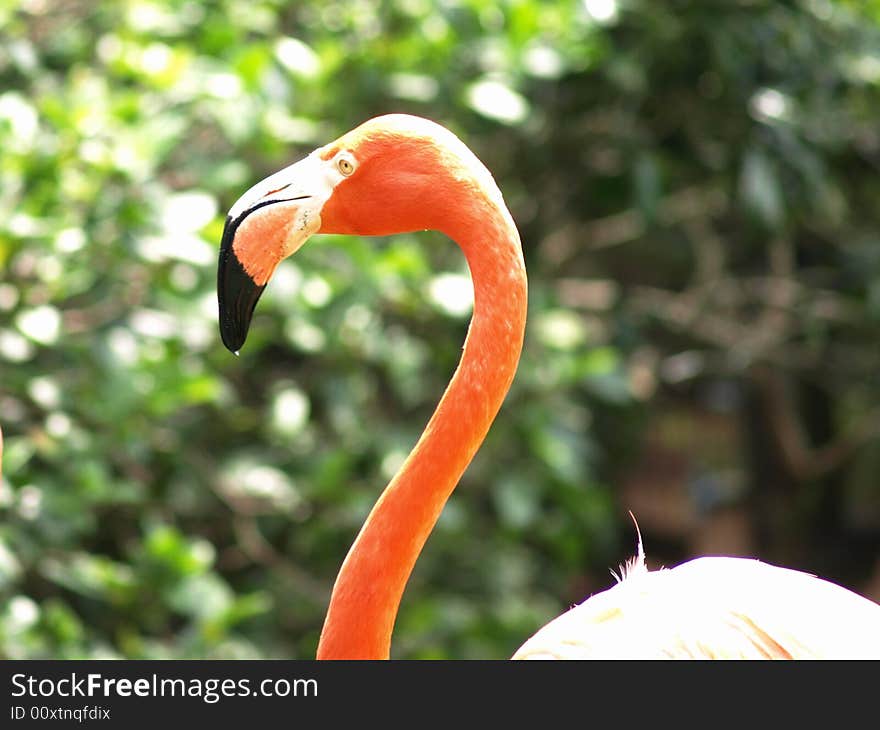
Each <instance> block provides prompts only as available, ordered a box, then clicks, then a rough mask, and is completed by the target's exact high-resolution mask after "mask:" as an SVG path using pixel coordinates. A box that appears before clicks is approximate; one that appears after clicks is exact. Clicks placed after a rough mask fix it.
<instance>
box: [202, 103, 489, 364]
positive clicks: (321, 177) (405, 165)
mask: <svg viewBox="0 0 880 730" xmlns="http://www.w3.org/2000/svg"><path fill="white" fill-rule="evenodd" d="M475 160H476V158H474V157H473V155H472V153H471V152H470V151H469V150H468V149H467V147H465V146H464V144H463V143H462V142H460V141H459V140H458V138H457V137H455V135H453V134H452V133H451V132H449V131H448V130H446V129H444V128H443V127H441V126H440V125H438V124H436V123H434V122H431V121H429V120H427V119H422V118H420V117H413V116H409V115H404V114H390V115H386V116H382V117H376V118H374V119H371V120H369V121H367V122H365V123H364V124H362V125H361V126H359V127H357V128H356V129H354V130H352V131H351V132H349V133H347V134H345V135H343V136H342V137H340V138H339V139H338V140H336V141H335V142H331V143H330V144H328V145H325V146H324V147H321V148H319V149H317V150H315V151H314V152H312V153H311V154H310V155H308V156H307V157H305V158H304V159H302V160H300V161H299V162H296V163H294V164H292V165H290V166H289V167H285V168H284V169H282V170H280V171H278V172H276V173H274V174H273V175H270V176H269V177H267V178H266V179H265V180H262V181H261V182H258V183H257V184H256V185H254V186H253V187H252V188H250V190H248V191H247V192H246V193H245V194H244V195H242V196H241V198H239V199H238V200H237V201H236V202H235V204H234V205H233V206H232V208H231V209H230V210H229V214H228V216H227V218H226V226H225V228H224V231H223V238H222V241H221V244H220V261H219V266H218V271H217V297H218V303H219V309H220V311H219V315H220V334H221V337H222V338H223V344H224V345H226V347H227V348H228V349H229V350H230V351H232V352H236V353H237V352H238V350H239V349H240V348H241V346H242V345H243V344H244V341H245V339H246V338H247V332H248V327H249V325H250V321H251V317H252V315H253V311H254V307H255V306H256V304H257V300H258V299H259V298H260V295H261V294H262V293H263V290H264V289H265V287H266V285H267V283H268V282H269V279H270V278H271V276H272V274H273V272H274V271H275V268H276V267H277V266H278V264H279V263H280V262H281V261H282V260H283V259H285V258H286V257H288V256H290V255H291V254H292V253H294V252H295V251H297V250H298V249H299V248H300V247H301V246H302V245H303V244H304V243H305V242H306V241H307V240H308V239H309V238H310V237H311V236H312V235H313V234H315V233H349V234H358V235H366V236H375V235H387V234H391V233H403V232H408V231H416V230H423V229H428V228H434V229H441V230H442V229H443V225H444V220H445V219H447V218H449V216H450V215H452V216H454V215H455V211H454V210H450V201H454V200H455V199H456V195H455V192H456V190H454V189H450V188H460V187H461V186H462V185H467V181H468V179H471V180H472V179H473V175H468V174H467V173H468V170H472V168H473V161H475ZM477 165H478V166H479V167H482V166H481V165H479V163H477ZM471 184H472V183H471Z"/></svg>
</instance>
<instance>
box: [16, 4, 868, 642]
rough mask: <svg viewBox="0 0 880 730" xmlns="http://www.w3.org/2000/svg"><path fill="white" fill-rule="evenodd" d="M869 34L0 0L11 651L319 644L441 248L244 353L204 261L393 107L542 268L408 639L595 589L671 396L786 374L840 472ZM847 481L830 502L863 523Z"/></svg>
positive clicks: (861, 320)
mask: <svg viewBox="0 0 880 730" xmlns="http://www.w3.org/2000/svg"><path fill="white" fill-rule="evenodd" d="M878 18H880V14H878V7H877V4H876V3H866V4H864V5H863V4H862V3H855V2H852V3H840V4H834V3H830V2H826V1H825V0H803V2H800V1H798V2H795V1H792V2H772V1H771V0H766V1H764V0H756V1H755V2H750V3H740V2H733V1H732V0H731V1H730V2H718V3H704V2H697V1H694V2H689V1H684V0H681V1H679V2H673V3H654V2H649V0H617V1H616V2H615V1H614V0H585V1H583V2H575V1H574V0H565V1H563V2H553V3H547V2H541V1H540V0H506V1H505V2H501V3H498V2H485V1H484V0H456V1H454V2H444V3H431V2H427V1H425V0H399V1H398V2H390V1H385V2H381V3H374V2H366V0H362V1H359V2H333V1H331V0H324V1H322V2H310V3H287V2H282V1H281V0H205V1H204V2H197V1H196V0H164V1H163V2H159V1H158V0H156V1H153V2H150V1H147V0H125V1H123V2H115V1H114V2H109V1H104V2H77V1H74V2H62V1H61V0H27V1H26V2H18V1H16V2H12V0H0V272H2V276H0V424H2V427H3V431H4V437H5V450H4V454H3V457H4V459H3V467H4V475H3V479H4V481H3V484H2V491H0V655H4V656H9V657H47V656H50V657H51V656H62V657H92V656H94V657H105V656H126V657H206V656H212V657H213V656H216V657H250V656H254V657H310V656H313V654H314V648H315V645H316V641H317V635H318V631H319V629H320V625H321V620H322V615H323V611H324V608H325V606H326V601H327V598H328V595H329V589H330V586H331V585H332V580H333V578H334V576H335V573H336V570H337V568H338V566H339V564H340V563H341V560H342V558H343V557H344V555H345V552H346V550H347V549H348V545H349V544H350V542H351V540H352V538H353V537H354V535H355V533H356V531H357V529H358V528H359V526H360V524H361V522H362V520H363V518H364V516H365V515H366V513H367V511H368V510H369V508H370V506H371V504H372V502H373V501H374V499H375V497H376V495H377V494H378V491H379V489H380V488H381V486H382V485H383V484H384V483H385V482H386V481H387V479H388V478H389V477H390V476H391V475H392V474H393V473H394V471H395V469H396V467H397V466H398V465H399V463H400V462H401V460H402V459H403V457H404V456H405V455H406V453H407V452H408V450H409V449H410V447H411V446H412V444H413V443H414V442H415V440H416V438H417V437H418V434H419V432H420V430H421V428H422V427H423V425H424V423H425V422H426V421H427V419H428V417H429V415H430V413H431V411H432V409H433V406H434V404H435V402H436V400H437V398H438V397H439V394H440V393H441V392H442V390H443V387H444V386H445V383H446V382H447V380H448V378H449V375H450V374H451V372H452V370H453V368H454V367H455V364H456V361H457V358H458V356H459V353H460V346H461V342H462V340H463V337H464V334H465V332H466V327H467V320H468V316H469V312H470V309H469V299H468V296H469V294H468V288H467V283H466V267H465V266H464V262H463V260H462V257H461V255H460V254H459V252H458V251H457V250H456V249H455V247H454V246H452V245H450V244H449V242H448V241H446V240H445V239H444V238H443V237H442V236H440V235H437V234H431V233H425V234H419V235H404V236H397V237H394V238H392V239H389V240H375V239H358V238H347V237H336V238H321V237H319V238H316V239H315V240H314V241H313V242H311V243H310V244H309V245H308V246H307V247H306V248H304V249H303V250H302V251H301V252H299V253H298V254H297V256H296V257H295V259H294V260H291V261H288V262H285V263H284V265H283V266H282V267H281V268H280V269H279V271H278V272H277V274H276V277H275V278H274V279H273V281H272V283H271V286H270V287H269V288H268V289H267V292H266V294H265V296H264V297H263V299H262V300H261V302H260V306H259V307H258V310H257V313H256V315H255V319H254V322H253V327H252V331H251V334H250V337H249V340H248V344H247V347H246V349H245V350H244V351H243V352H242V355H241V357H240V358H238V359H235V358H232V357H231V356H230V355H229V354H228V353H227V352H226V351H225V349H224V348H223V347H222V345H221V343H220V339H219V335H218V332H217V324H216V303H215V302H216V299H215V292H214V287H215V276H216V274H215V272H216V269H215V266H216V248H217V245H218V243H219V238H220V234H221V231H222V227H223V220H224V217H225V211H226V210H227V209H228V207H229V206H230V205H231V203H232V202H233V201H234V200H235V199H236V198H237V197H238V196H239V195H240V194H241V192H243V191H244V190H245V189H246V188H247V187H249V186H250V185H251V184H252V183H254V182H255V181H257V180H259V179H260V178H261V177H263V176H264V175H266V174H268V173H269V172H271V171H274V170H275V169H277V168H279V167H281V166H283V165H285V164H288V163H290V162H291V161H293V160H295V159H297V158H298V157H300V156H301V155H303V154H305V153H306V152H308V151H309V150H310V149H311V148H312V147H314V146H316V145H318V144H322V143H324V142H326V141H328V140H329V139H332V138H333V137H335V136H336V135H338V134H340V133H342V132H344V131H346V130H348V129H349V128H351V127H352V126H354V125H356V124H357V123H359V122H361V121H363V120H364V119H366V118H368V117H370V116H372V115H374V114H378V113H383V112H387V111H408V112H411V113H416V114H421V115H424V116H428V117H431V118H433V119H436V120H437V121H439V122H441V123H444V124H446V125H447V126H449V127H450V128H452V129H453V130H454V131H456V132H457V133H458V134H460V135H461V136H462V138H463V139H465V140H466V141H467V143H468V144H469V145H470V146H471V147H472V148H473V149H474V150H475V151H476V152H477V153H478V155H479V156H480V157H481V158H482V159H483V160H484V161H485V162H486V163H487V165H488V166H489V168H490V169H491V170H492V171H493V173H494V174H495V176H496V178H497V179H498V181H499V184H500V186H501V188H502V189H503V191H504V193H505V197H506V199H507V201H508V203H509V204H510V206H511V209H512V211H513V213H514V216H515V218H516V219H517V221H518V223H519V226H520V228H521V231H522V233H523V240H524V246H525V251H526V257H527V262H528V265H529V269H530V272H531V283H530V296H531V305H530V306H531V314H530V325H529V330H528V335H527V343H526V351H525V353H524V356H523V361H522V365H521V367H520V372H519V375H518V378H517V381H516V383H515V385H514V388H513V391H512V392H511V395H510V396H509V398H508V401H507V403H506V405H505V407H504V409H503V410H502V412H501V415H500V417H499V420H498V422H497V424H496V426H495V427H494V428H493V430H492V432H491V433H490V436H489V438H488V440H487V442H486V444H485V447H484V448H483V450H482V451H481V453H480V455H479V456H478V458H477V459H476V460H475V462H474V463H473V465H472V467H471V468H470V469H469V470H468V472H467V474H466V475H465V477H464V479H463V481H462V483H461V485H460V488H459V490H458V491H457V492H456V494H455V495H454V496H453V498H452V499H451V501H450V503H449V505H448V506H447V509H446V510H445V511H444V513H443V515H442V517H441V520H440V523H439V524H438V527H437V529H436V531H435V533H434V535H433V536H432V538H431V540H430V541H429V543H428V546H427V549H426V551H425V553H424V555H423V557H422V559H421V560H420V561H419V563H418V565H417V568H416V571H415V574H414V576H413V579H412V582H411V584H410V586H409V588H408V590H407V593H406V595H405V597H404V603H403V606H402V610H401V614H400V617H399V620H398V625H397V633H396V638H395V645H394V653H395V655H396V656H400V657H503V656H508V655H509V654H510V653H512V651H513V650H514V649H515V648H516V646H518V644H519V643H520V642H521V641H522V640H523V639H524V638H525V637H526V636H527V635H528V634H529V633H530V632H531V631H533V630H534V629H535V628H536V627H537V626H539V625H540V624H541V623H543V622H544V621H546V620H547V619H548V618H549V617H550V616H552V615H555V614H556V613H558V612H559V611H561V610H563V609H564V608H565V607H566V605H569V604H570V603H572V602H575V601H577V600H580V599H581V598H582V597H583V596H584V594H585V593H588V592H589V591H591V590H597V589H600V588H602V587H604V586H606V585H607V580H606V577H605V575H606V573H605V571H606V566H613V565H615V564H616V563H618V562H620V561H621V560H622V559H623V557H625V556H626V555H627V554H628V553H629V552H630V551H631V543H632V539H631V537H630V535H631V530H630V529H629V528H628V526H627V524H626V523H625V522H624V521H623V520H622V518H621V512H622V510H620V509H619V507H618V506H617V505H616V503H615V494H614V493H613V492H611V491H610V490H609V488H608V486H607V485H608V484H609V483H610V482H611V481H612V479H613V480H615V481H616V480H618V479H619V478H620V476H621V474H623V473H624V471H625V470H626V468H627V467H628V465H630V464H631V463H633V459H634V451H635V450H636V447H637V446H638V444H639V443H640V435H641V434H642V433H643V432H644V429H646V428H647V426H648V425H649V424H651V423H652V421H653V419H655V417H656V414H657V413H659V412H660V411H662V410H663V408H664V400H663V398H662V397H661V396H664V395H668V394H669V392H670V391H671V392H672V394H673V395H674V396H675V397H682V396H683V395H684V396H686V397H690V398H692V400H693V401H694V402H702V401H701V396H700V395H699V393H697V394H693V393H691V392H690V391H689V390H688V388H689V387H690V386H694V385H695V386H699V385H701V384H702V385H705V384H707V383H708V384H712V383H716V384H717V382H719V381H725V382H727V380H729V379H731V378H732V379H734V380H735V381H736V382H738V383H739V384H740V385H741V386H742V387H743V388H748V387H750V385H751V384H752V383H753V380H752V374H753V372H754V368H756V367H759V366H760V367H769V368H771V369H773V371H774V373H776V374H779V375H781V376H783V377H784V378H792V379H793V380H794V381H796V382H797V383H799V384H800V383H809V384H811V385H816V384H818V387H819V388H820V389H821V390H822V391H823V392H824V393H825V394H826V395H827V396H828V397H830V398H831V400H832V401H833V403H834V404H835V407H834V411H833V413H832V417H831V421H832V422H833V425H834V429H838V430H839V433H840V434H843V436H842V437H846V438H850V436H851V435H852V433H854V432H855V433H856V435H857V436H858V439H857V442H856V443H855V445H854V446H853V448H852V449H849V450H848V451H847V452H846V453H847V455H848V456H852V454H853V453H855V454H857V455H862V454H865V453H866V452H867V453H876V439H874V441H872V440H871V439H872V438H874V435H873V431H871V430H870V429H868V430H865V429H861V426H860V425H859V424H861V423H863V419H868V420H867V421H864V422H870V419H869V418H868V417H870V416H871V414H873V413H875V412H876V410H875V409H877V408H878V407H880V390H878V382H877V379H876V374H875V373H876V347H875V345H874V343H873V339H874V334H873V333H874V330H875V329H876V323H877V321H878V318H880V239H878V236H877V231H878V230H880V225H878V224H880V221H878V213H877V210H878V207H877V205H876V201H877V199H878V195H880V190H878V183H877V179H878V178H877V175H876V163H877V159H878V155H880V138H878V135H877V132H876V125H877V112H878V109H880V105H878V102H880V33H878V30H877V20H878ZM719 241H722V243H719ZM612 280H614V281H616V282H619V284H614V283H612ZM774 317H775V318H774ZM682 356H686V357H685V358H684V359H682ZM676 358H677V359H676ZM688 358H689V359H688ZM687 363H691V365H689V366H688V367H685V368H684V370H682V365H683V364H687ZM694 363H696V364H695V365H694ZM682 372H684V375H682ZM645 383H648V385H647V386H646V385H645ZM774 422H775V421H774ZM853 424H855V426H853ZM807 426H809V424H807ZM860 429H861V430H860ZM807 430H808V431H809V430H810V429H809V428H808V429H807ZM810 435H811V436H815V434H810ZM836 435H838V432H837V431H834V430H833V432H832V433H830V434H825V435H824V436H816V437H815V439H814V440H816V439H818V442H822V441H825V442H833V441H834V437H835V436H836ZM818 442H817V443H816V444H808V446H809V445H816V446H821V445H822V444H821V443H818ZM872 444H873V447H874V448H873V451H871V448H870V447H871V445H872ZM700 450H701V449H700V446H699V445H697V447H696V448H695V449H693V451H694V452H696V453H697V454H699V453H700ZM741 456H742V457H743V458H742V461H746V458H745V455H741ZM865 458H869V457H865ZM860 463H861V462H860ZM872 463H873V462H872ZM788 466H790V465H788ZM835 466H840V464H835ZM855 467H856V468H854V469H853V472H854V473H856V474H861V475H864V474H867V476H862V477H859V478H856V479H854V480H853V481H852V483H851V484H850V486H849V487H847V490H848V491H847V494H849V492H850V491H852V492H853V493H854V494H856V495H857V498H853V499H854V501H853V500H851V501H849V502H847V503H846V504H847V505H848V507H847V508H848V509H850V511H853V510H854V511H855V512H856V513H859V514H866V515H869V516H870V515H873V518H870V519H873V522H871V521H870V519H868V518H866V519H868V522H870V525H872V526H873V529H875V530H877V529H880V527H878V524H877V520H876V516H877V514H878V513H880V510H878V508H877V504H878V501H880V498H878V494H877V491H876V484H873V486H866V483H867V480H868V478H869V477H870V474H871V471H870V470H865V469H864V468H862V467H859V464H856V465H855ZM740 468H741V469H745V468H747V467H746V466H745V465H744V464H741V466H740ZM752 476H753V477H754V478H755V479H757V480H758V481H760V478H763V476H762V475H761V474H758V475H754V474H753V475H752ZM820 476H821V475H820ZM743 478H745V477H743ZM817 479H818V477H817V476H816V474H813V473H812V472H810V473H809V474H808V475H807V476H804V477H803V479H802V480H801V481H800V482H798V486H799V488H803V490H804V491H803V493H805V494H806V493H809V487H810V485H813V486H814V487H815V488H816V489H819V490H820V492H817V494H821V493H822V492H821V488H822V487H821V484H820V485H819V486H816V485H817V484H818V482H817V481H816V480H817ZM799 493H801V492H799ZM801 504H802V503H801ZM815 504H817V505H823V504H826V503H825V502H823V500H822V499H821V498H817V499H816V500H815ZM622 506H623V508H624V510H625V509H626V508H628V505H625V504H624V505H622ZM804 509H807V508H804ZM872 510H873V511H872ZM807 511H809V510H807ZM805 519H806V518H805ZM621 528H622V530H621ZM798 529H801V530H802V531H808V529H809V526H807V527H804V526H801V527H800V528H791V529H790V530H789V533H791V532H795V533H796V532H797V530H798ZM804 542H806V543H809V542H810V540H809V538H808V537H807V538H805V539H804ZM649 554H650V549H649ZM782 554H786V553H782ZM787 554H790V553H787ZM841 562H845V560H841Z"/></svg>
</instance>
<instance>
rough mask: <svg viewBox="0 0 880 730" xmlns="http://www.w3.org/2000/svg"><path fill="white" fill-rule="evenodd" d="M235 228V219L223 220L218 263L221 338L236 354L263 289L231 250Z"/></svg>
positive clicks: (244, 337) (263, 286) (246, 332)
mask: <svg viewBox="0 0 880 730" xmlns="http://www.w3.org/2000/svg"><path fill="white" fill-rule="evenodd" d="M237 227H238V226H237V225H236V223H235V222H234V221H231V220H227V221H226V228H225V229H224V231H223V240H222V243H221V244H220V260H219V263H218V266H217V304H218V308H219V316H220V337H221V339H222V340H223V344H224V345H225V346H226V349H228V350H229V351H230V352H232V353H235V354H238V351H239V350H240V349H241V348H242V345H244V342H245V340H246V339H247V334H248V328H249V327H250V324H251V317H252V316H253V313H254V307H256V306H257V300H259V298H260V295H261V294H262V293H263V289H265V288H266V287H265V285H262V286H260V285H258V284H257V283H256V282H255V281H254V280H253V279H252V278H251V276H250V274H248V273H247V271H245V269H244V266H242V264H241V262H240V261H239V260H238V257H237V256H236V255H235V252H234V251H233V249H232V241H233V239H234V237H235V229H236V228H237Z"/></svg>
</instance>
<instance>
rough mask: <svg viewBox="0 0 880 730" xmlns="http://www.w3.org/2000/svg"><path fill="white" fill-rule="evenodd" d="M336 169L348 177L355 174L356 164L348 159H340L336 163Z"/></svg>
mask: <svg viewBox="0 0 880 730" xmlns="http://www.w3.org/2000/svg"><path fill="white" fill-rule="evenodd" d="M336 167H337V169H338V170H339V172H341V173H342V174H343V175H345V176H346V177H347V176H348V175H351V173H353V172H354V163H353V162H352V161H351V160H349V159H348V158H347V157H340V158H339V159H338V160H337V161H336Z"/></svg>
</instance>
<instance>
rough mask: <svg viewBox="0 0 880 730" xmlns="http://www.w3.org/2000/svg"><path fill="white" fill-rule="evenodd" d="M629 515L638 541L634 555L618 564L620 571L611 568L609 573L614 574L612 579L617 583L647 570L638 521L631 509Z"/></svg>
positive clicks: (642, 573)
mask: <svg viewBox="0 0 880 730" xmlns="http://www.w3.org/2000/svg"><path fill="white" fill-rule="evenodd" d="M629 516H630V518H632V521H633V524H634V525H635V526H636V535H637V536H638V539H639V542H638V548H637V551H636V554H635V556H634V557H632V558H628V559H627V560H626V561H624V563H623V564H622V565H620V566H619V570H620V573H619V574H618V573H617V572H616V571H615V570H613V569H612V570H611V575H613V576H614V580H616V581H617V582H618V583H623V582H624V581H625V580H630V579H632V578H633V577H635V576H637V575H644V574H645V573H647V572H648V566H647V563H645V548H644V546H643V545H642V532H641V530H639V523H638V522H637V521H636V516H635V515H634V514H633V513H632V510H630V511H629Z"/></svg>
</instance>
